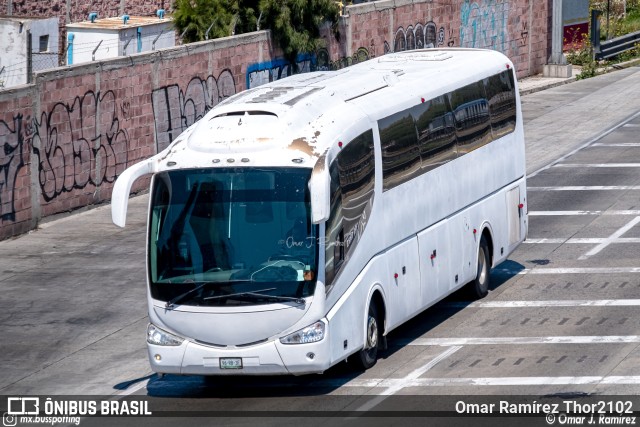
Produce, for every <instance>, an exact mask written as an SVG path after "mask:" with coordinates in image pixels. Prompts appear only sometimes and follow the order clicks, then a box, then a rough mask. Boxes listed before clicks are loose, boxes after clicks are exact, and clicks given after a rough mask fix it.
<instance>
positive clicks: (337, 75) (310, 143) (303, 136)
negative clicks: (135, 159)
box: [155, 49, 513, 171]
mask: <svg viewBox="0 0 640 427" xmlns="http://www.w3.org/2000/svg"><path fill="white" fill-rule="evenodd" d="M512 67H513V64H512V63H511V61H510V60H509V59H508V58H507V57H506V56H504V55H502V54H501V53H499V52H496V51H492V50H479V49H425V50H414V51H408V52H400V53H391V54H387V55H384V56H381V57H378V58H374V59H371V60H368V61H365V62H362V63H360V64H356V65H353V66H350V67H347V68H344V69H341V70H338V71H318V72H311V73H304V74H296V75H293V76H290V77H287V78H285V79H281V80H278V81H275V82H272V83H268V84H265V85H262V86H258V87H256V88H252V89H249V90H246V91H243V92H240V93H238V94H236V95H234V96H232V97H230V98H227V99H226V100H224V101H223V102H221V103H220V104H218V105H217V106H216V107H215V108H213V109H212V110H211V111H209V112H208V113H207V114H206V115H205V116H204V117H203V118H202V119H201V120H200V121H198V122H197V123H196V124H194V125H193V126H191V127H190V128H189V129H187V130H186V131H185V132H184V133H183V134H182V135H180V136H179V137H178V138H177V139H176V141H174V142H173V143H172V144H171V145H170V146H169V148H168V149H167V150H165V152H163V153H161V155H158V156H157V157H158V159H157V160H158V163H157V164H156V168H155V169H156V171H159V170H166V169H173V168H176V167H177V168H194V167H212V166H267V165H268V166H302V167H313V166H314V165H315V164H316V162H317V160H318V159H319V158H320V157H322V156H324V155H326V153H327V151H328V150H329V149H330V148H331V147H332V146H335V145H337V144H339V145H340V146H342V144H341V142H342V141H344V142H345V143H346V142H347V141H350V140H351V139H353V138H354V137H356V136H357V135H359V134H360V133H362V132H364V131H365V130H367V129H370V128H371V123H372V121H375V120H378V119H380V118H383V117H386V116H388V115H390V114H393V113H395V112H397V111H402V110H404V109H406V108H409V107H411V106H413V105H417V104H419V103H420V102H424V100H425V99H430V98H432V97H434V96H438V95H441V94H444V93H447V92H450V91H451V90H453V89H454V88H456V87H460V86H464V85H465V84H467V83H469V82H472V81H477V80H479V79H481V78H483V77H484V76H489V75H492V74H496V73H498V72H500V71H504V70H505V69H507V68H512Z"/></svg>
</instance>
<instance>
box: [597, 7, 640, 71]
mask: <svg viewBox="0 0 640 427" xmlns="http://www.w3.org/2000/svg"><path fill="white" fill-rule="evenodd" d="M601 13H602V12H600V11H599V10H592V11H591V44H592V45H593V53H594V55H595V59H598V60H600V59H609V58H613V57H614V56H616V55H619V54H621V53H622V52H625V51H627V50H631V49H633V48H634V47H636V45H637V44H638V43H640V31H636V32H634V33H630V34H625V35H624V36H620V37H616V38H615V39H611V40H607V41H604V42H601V41H600V25H599V22H598V17H599V16H600V14H601Z"/></svg>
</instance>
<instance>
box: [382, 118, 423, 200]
mask: <svg viewBox="0 0 640 427" xmlns="http://www.w3.org/2000/svg"><path fill="white" fill-rule="evenodd" d="M378 127H379V128H380V143H381V145H382V179H383V189H384V190H385V191H386V190H390V189H392V188H393V187H396V186H398V185H400V184H402V183H403V182H407V181H409V180H410V179H412V178H413V177H414V176H416V175H417V174H418V173H420V150H419V148H418V134H417V131H416V125H415V122H414V120H413V116H412V115H411V112H410V110H405V111H401V112H399V113H396V114H393V115H391V116H389V117H385V118H384V119H381V120H380V121H378Z"/></svg>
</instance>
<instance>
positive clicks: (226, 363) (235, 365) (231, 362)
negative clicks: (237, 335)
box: [220, 357, 242, 369]
mask: <svg viewBox="0 0 640 427" xmlns="http://www.w3.org/2000/svg"><path fill="white" fill-rule="evenodd" d="M220 369H242V358H240V357H221V358H220Z"/></svg>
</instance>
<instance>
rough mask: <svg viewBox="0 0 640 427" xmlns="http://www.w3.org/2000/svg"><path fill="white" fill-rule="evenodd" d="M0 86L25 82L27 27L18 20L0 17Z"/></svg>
mask: <svg viewBox="0 0 640 427" xmlns="http://www.w3.org/2000/svg"><path fill="white" fill-rule="evenodd" d="M0 40H3V42H2V43H1V44H0V69H2V67H4V70H3V71H2V73H0V82H1V84H0V88H2V87H11V86H16V85H22V84H25V83H27V29H26V28H25V26H24V25H23V24H20V22H18V21H14V20H8V19H0Z"/></svg>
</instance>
